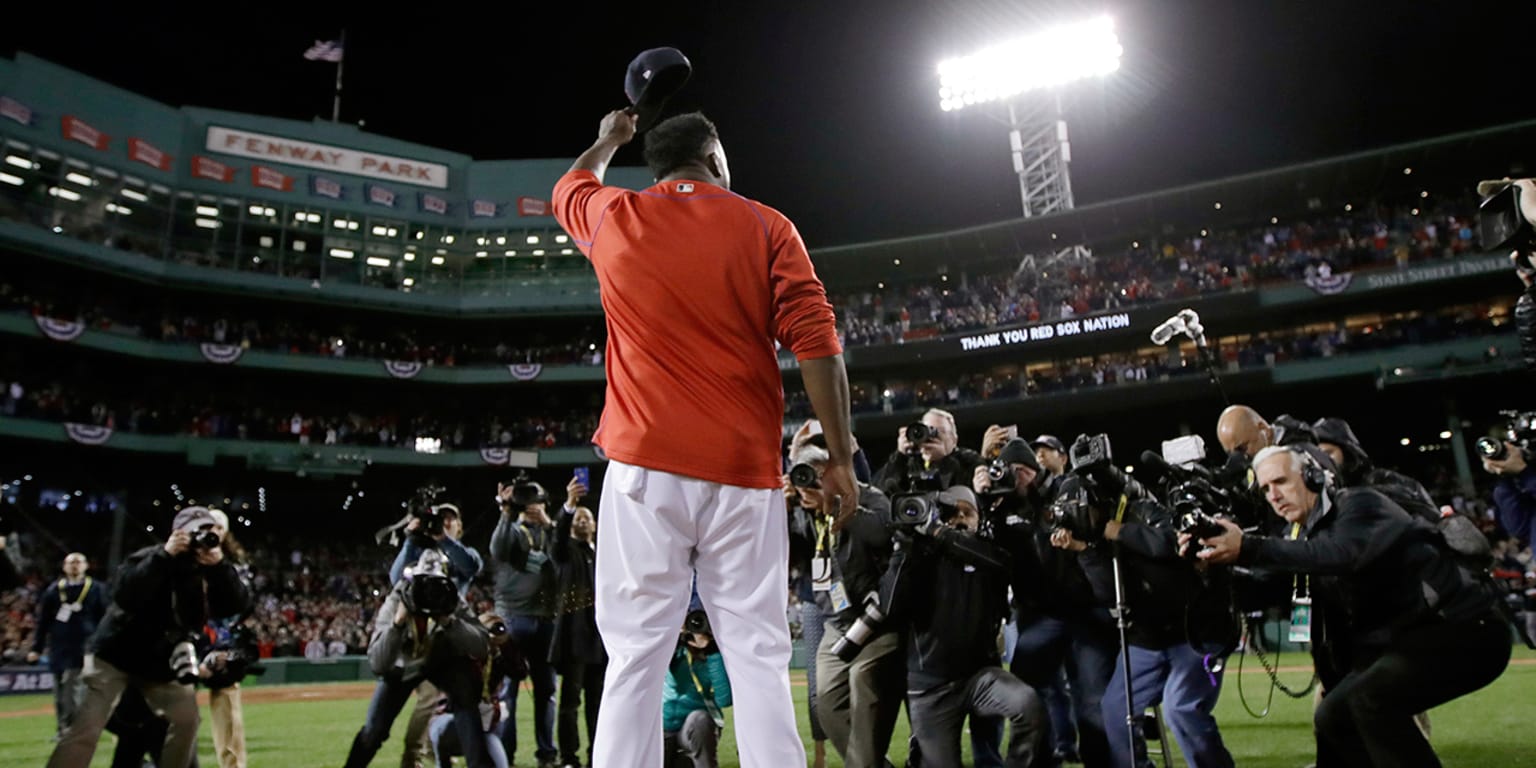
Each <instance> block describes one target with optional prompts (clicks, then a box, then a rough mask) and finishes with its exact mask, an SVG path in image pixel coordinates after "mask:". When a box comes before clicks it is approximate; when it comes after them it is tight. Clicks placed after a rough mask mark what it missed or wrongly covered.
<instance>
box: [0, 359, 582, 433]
mask: <svg viewBox="0 0 1536 768" xmlns="http://www.w3.org/2000/svg"><path fill="white" fill-rule="evenodd" d="M91 389H92V387H91V386H90V385H89V384H87V383H81V384H80V385H79V386H69V387H66V386H65V385H64V384H63V383H61V382H59V381H57V380H50V381H44V382H38V381H35V380H31V379H30V378H25V377H17V376H14V375H13V376H0V415H5V416H12V417H17V418H26V419H38V420H42V421H53V422H69V423H77V424H88V425H92V426H101V427H110V428H112V429H113V430H122V431H125V432H132V433H137V434H150V435H189V436H193V437H202V438H224V439H233V440H269V441H279V442H297V443H300V444H303V445H357V446H364V447H380V448H412V449H418V447H419V446H421V445H423V443H422V442H421V441H423V440H425V441H428V443H427V444H431V445H434V446H436V448H435V450H443V451H446V450H459V449H478V448H486V447H506V448H558V447H563V446H572V445H585V444H587V443H588V442H589V441H590V439H591V436H592V433H593V431H594V430H596V428H597V414H596V413H595V412H593V411H571V412H568V413H566V414H564V415H539V416H488V417H483V418H482V419H481V420H479V421H475V420H472V419H470V418H469V417H467V416H466V417H461V418H455V417H451V416H446V415H444V414H443V412H442V411H443V410H445V409H439V411H438V412H437V413H431V412H429V411H428V410H427V409H424V408H421V407H420V406H419V404H415V403H413V404H412V407H410V408H401V409H391V410H390V412H388V413H384V414H378V413H373V414H364V413H361V412H359V411H358V410H357V409H355V408H348V407H346V406H337V405H335V404H332V405H331V406H330V407H329V408H328V409H327V408H315V409H309V408H306V409H303V410H295V409H288V408H280V407H273V406H266V407H263V406H259V405H249V404H245V403H241V402H236V401H235V399H231V398H219V397H216V396H214V395H211V394H210V395H208V396H206V397H198V398H193V399H187V398H185V397H181V396H180V395H179V394H177V393H171V394H167V395H165V396H164V397H163V398H160V399H158V400H155V401H154V402H151V401H150V399H149V397H148V396H141V397H132V398H130V397H126V396H125V395H123V394H122V393H120V392H116V391H113V390H112V388H110V387H107V388H97V389H96V391H94V392H92V391H90V390H91ZM447 410H457V409H447ZM431 441H435V442H431Z"/></svg>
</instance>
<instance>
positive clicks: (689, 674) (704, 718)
mask: <svg viewBox="0 0 1536 768" xmlns="http://www.w3.org/2000/svg"><path fill="white" fill-rule="evenodd" d="M731 703H732V698H731V679H730V678H729V677H727V676H726V672H725V659H724V658H723V657H722V656H721V655H720V647H719V646H718V645H716V644H715V637H714V631H713V630H712V629H711V628H710V624H709V616H708V615H707V614H705V613H704V608H703V605H702V604H701V603H700V602H699V600H698V592H697V590H695V592H694V598H693V600H692V601H691V605H690V607H689V609H688V616H687V618H686V619H684V621H683V631H682V634H681V636H680V637H679V638H678V641H677V649H676V650H674V651H673V652H672V662H671V663H670V664H669V665H668V666H667V678H666V685H665V687H664V688H662V696H661V731H662V739H663V744H664V747H663V748H664V749H665V752H664V754H665V758H664V759H663V760H662V768H718V766H719V757H718V755H717V752H718V750H719V748H720V734H721V732H722V730H723V729H724V728H725V710H726V709H727V708H728V707H730V706H731Z"/></svg>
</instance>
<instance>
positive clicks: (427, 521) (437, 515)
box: [405, 483, 447, 540]
mask: <svg viewBox="0 0 1536 768" xmlns="http://www.w3.org/2000/svg"><path fill="white" fill-rule="evenodd" d="M445 490H447V489H446V488H443V487H442V486H440V485H433V484H430V483H429V484H427V485H424V486H422V487H420V488H417V489H416V493H415V494H414V495H412V496H411V498H410V500H409V501H407V502H406V503H405V509H406V512H407V513H408V514H409V515H410V516H411V517H412V518H414V519H417V520H420V521H421V524H420V525H418V526H417V527H416V531H415V534H416V536H417V537H419V538H421V539H429V540H430V539H434V538H437V537H438V536H441V535H443V511H442V509H441V508H439V506H438V501H437V500H438V498H439V497H441V496H442V495H443V491H445Z"/></svg>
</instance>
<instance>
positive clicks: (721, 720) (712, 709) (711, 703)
mask: <svg viewBox="0 0 1536 768" xmlns="http://www.w3.org/2000/svg"><path fill="white" fill-rule="evenodd" d="M683 653H684V654H686V655H687V657H688V658H686V659H684V660H683V663H685V664H687V665H688V674H689V675H692V676H693V685H694V687H695V688H697V689H698V690H699V698H700V699H702V700H703V701H704V709H706V710H708V711H709V717H710V719H712V720H714V721H715V727H716V728H724V727H725V715H724V714H723V713H721V712H720V706H719V705H718V704H716V703H715V691H714V689H713V688H711V689H709V691H708V692H707V693H706V692H705V689H704V683H703V682H701V681H700V680H699V673H698V671H697V670H695V669H694V668H693V651H691V650H685V651H683Z"/></svg>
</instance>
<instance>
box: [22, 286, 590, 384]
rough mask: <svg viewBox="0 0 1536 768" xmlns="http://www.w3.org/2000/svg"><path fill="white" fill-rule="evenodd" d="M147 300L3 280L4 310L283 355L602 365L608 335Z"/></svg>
mask: <svg viewBox="0 0 1536 768" xmlns="http://www.w3.org/2000/svg"><path fill="white" fill-rule="evenodd" d="M143 303H144V302H132V301H130V300H127V299H122V298H117V297H114V296H113V295H111V294H110V293H108V292H96V291H92V292H90V293H89V294H82V292H80V291H79V290H77V287H75V286H68V287H64V286H59V287H53V288H49V287H39V286H36V285H26V286H23V285H21V284H20V283H18V282H16V281H14V280H3V281H0V311H12V312H26V313H28V314H30V315H34V316H42V317H48V318H52V319H55V320H63V321H77V322H81V323H84V324H85V325H86V327H88V328H91V329H94V330H100V331H107V332H110V333H117V334H121V335H124V336H131V337H137V338H142V339H147V340H150V341H163V342H171V343H211V344H225V345H231V346H238V347H240V348H242V349H245V350H257V351H264V352H277V353H282V354H293V355H316V356H321V357H333V358H363V359H372V360H395V361H404V362H420V363H423V364H425V365H433V366H445V367H454V366H466V365H498V364H507V365H510V364H524V363H539V364H542V365H602V363H603V334H602V332H601V330H593V329H592V328H591V327H585V328H583V329H581V330H580V331H579V332H577V333H576V334H574V338H571V339H562V340H559V341H548V342H547V343H535V344H530V343H527V341H528V340H527V339H526V338H523V339H520V340H516V341H515V343H508V342H507V341H505V340H491V339H475V338H464V337H462V335H458V334H455V335H449V334H448V333H447V332H446V331H444V332H442V336H441V337H440V338H428V336H429V335H430V334H427V333H423V332H422V331H420V330H419V329H417V328H414V327H412V324H410V323H399V322H394V323H389V324H387V327H388V330H386V329H385V328H386V325H385V324H375V323H367V324H364V323H360V322H344V321H338V320H334V319H326V318H325V316H324V315H317V316H313V317H308V318H305V319H304V320H302V321H300V320H295V319H290V318H285V317H282V316H281V315H279V316H276V317H267V318H265V319H256V318H252V317H245V316H241V315H238V314H226V313H223V312H208V311H197V310H192V309H184V310H177V311H171V310H168V309H166V308H165V307H164V306H163V305H161V304H160V303H159V302H157V303H156V306H155V308H154V309H153V310H150V311H146V310H145V309H143V306H142V305H143ZM541 336H542V334H541ZM499 338H500V335H499V334H498V339H499Z"/></svg>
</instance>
